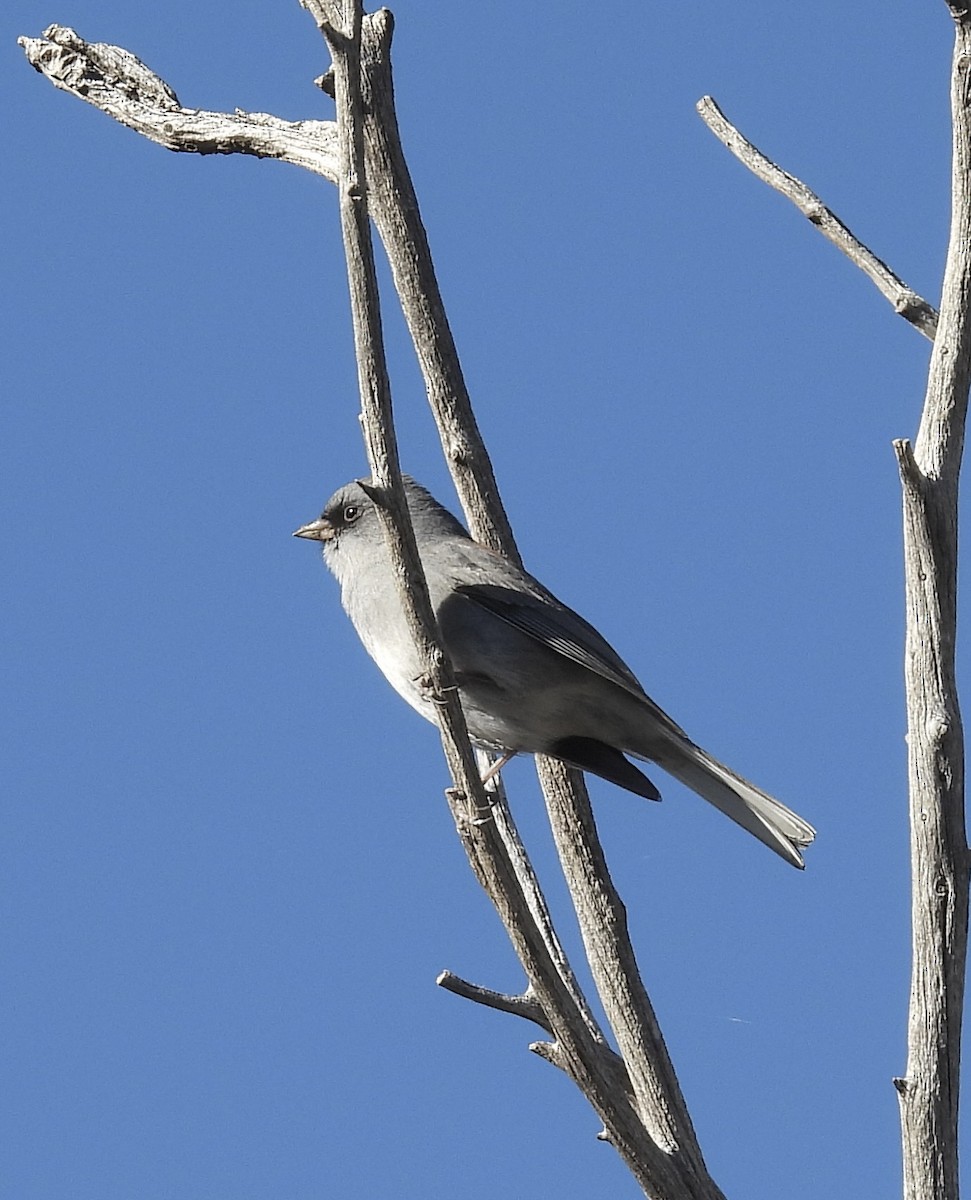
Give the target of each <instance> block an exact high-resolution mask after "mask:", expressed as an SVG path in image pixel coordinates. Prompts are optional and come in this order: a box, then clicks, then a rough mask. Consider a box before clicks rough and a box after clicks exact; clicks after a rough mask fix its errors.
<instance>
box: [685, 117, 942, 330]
mask: <svg viewBox="0 0 971 1200" xmlns="http://www.w3.org/2000/svg"><path fill="white" fill-rule="evenodd" d="M696 107H697V109H698V114H699V116H700V117H701V119H702V120H703V121H704V123H705V124H706V125H707V126H708V128H709V129H710V130H711V131H712V133H713V134H714V135H715V137H716V138H718V140H719V141H720V142H721V143H722V144H723V145H724V146H726V147H727V148H728V149H729V150H730V151H731V152H732V154H734V155H735V157H736V158H737V159H738V161H739V162H740V163H742V164H743V165H744V166H746V167H748V169H749V170H750V171H751V172H752V174H753V175H756V176H757V177H758V178H759V179H761V180H762V182H763V183H767V184H768V185H769V187H771V188H774V189H775V190H776V191H777V192H780V193H781V194H782V195H783V196H785V197H786V198H787V199H788V200H791V201H792V203H793V204H794V205H795V206H796V208H798V209H799V211H800V212H801V213H802V214H803V216H804V217H806V218H807V219H808V220H809V221H810V222H811V223H812V224H813V225H815V226H816V228H817V229H818V230H819V232H820V233H821V234H822V235H823V237H825V238H828V239H829V240H830V241H831V242H832V243H833V245H834V246H836V247H837V249H839V250H841V251H842V252H843V254H845V255H846V257H847V258H848V259H849V260H850V262H853V263H855V264H856V265H857V266H858V267H859V268H860V270H861V271H862V272H863V273H864V275H866V276H867V278H868V279H870V280H872V281H873V283H874V284H875V285H876V286H877V288H878V289H879V290H880V292H881V293H882V294H883V295H884V296H886V298H887V299H888V300H889V301H890V303H891V304H892V305H893V310H894V312H896V313H898V314H899V315H900V316H902V317H903V318H904V320H905V321H909V322H910V324H911V325H913V326H914V328H915V329H919V330H920V332H921V333H922V334H923V335H924V337H926V338H930V339H931V341H933V340H934V331H935V330H936V328H937V311H936V310H935V308H934V306H933V305H932V304H929V303H928V302H927V301H926V300H925V299H924V298H923V297H922V296H919V295H918V294H917V292H915V291H914V290H913V288H910V287H908V286H907V285H906V284H905V283H904V281H903V280H902V279H900V278H899V276H897V275H895V274H894V272H893V271H891V269H890V268H889V267H888V266H887V264H886V263H885V262H883V261H882V260H881V259H879V258H877V256H876V255H875V254H874V253H873V251H872V250H870V249H868V248H867V247H866V246H865V245H864V244H863V243H862V242H861V241H860V239H859V238H858V237H857V236H856V235H855V234H854V233H852V232H851V231H850V230H849V229H848V228H847V226H846V225H844V224H843V222H842V221H841V220H840V219H839V217H837V216H836V214H835V213H834V212H833V211H832V210H831V209H829V208H827V207H826V205H825V204H824V203H823V202H822V200H820V198H819V197H818V196H817V195H816V193H815V192H812V191H810V190H809V188H808V187H806V185H805V184H804V183H803V182H802V181H801V180H799V179H797V178H796V177H795V176H794V175H790V174H789V172H788V171H784V170H783V169H782V168H781V167H779V166H776V164H775V163H774V162H772V160H771V159H769V158H766V156H765V155H764V154H763V153H762V151H761V150H759V149H757V148H756V147H755V146H753V144H752V143H751V142H750V141H749V140H748V139H747V138H745V137H744V136H743V135H742V134H741V133H740V132H739V131H738V130H737V129H736V128H735V126H734V125H733V124H732V123H731V122H730V121H729V120H728V118H727V117H726V116H725V114H724V113H723V112H722V110H721V109H720V108H719V107H718V105H717V104H716V103H715V101H714V100H713V99H712V98H711V96H703V97H702V98H701V99H700V100H699V101H698V103H697V105H696Z"/></svg>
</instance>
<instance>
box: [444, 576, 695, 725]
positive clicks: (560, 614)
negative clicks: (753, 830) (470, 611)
mask: <svg viewBox="0 0 971 1200" xmlns="http://www.w3.org/2000/svg"><path fill="white" fill-rule="evenodd" d="M529 582H530V584H534V585H535V587H536V589H537V592H538V593H541V594H537V595H533V594H532V593H531V592H526V591H522V590H521V589H520V588H505V587H498V586H496V585H494V584H488V583H475V584H459V585H458V586H457V587H456V589H455V590H456V592H458V594H459V595H461V596H464V597H465V598H466V599H467V600H470V601H471V602H472V603H473V604H477V605H479V607H480V608H483V609H485V610H486V611H487V612H490V613H492V615H493V616H495V617H498V618H499V619H500V620H502V621H506V622H507V623H508V624H509V625H512V626H513V627H514V628H515V629H518V630H519V631H520V632H521V633H525V634H526V635H527V636H529V637H531V638H535V640H536V641H537V642H540V643H541V644H542V645H544V646H546V647H547V648H548V649H550V650H554V651H555V652H556V653H557V654H562V655H563V656H564V658H568V659H570V660H571V661H572V662H575V663H577V664H578V665H579V666H581V667H585V668H586V669H587V670H588V671H593V672H594V673H595V674H597V675H600V676H601V677H602V678H603V679H609V680H610V682H611V683H613V684H616V685H617V687H620V688H623V689H624V691H625V692H629V693H630V694H631V695H632V696H636V697H637V699H638V700H640V701H641V702H642V703H644V704H646V705H647V706H648V707H649V708H650V709H651V710H652V712H653V713H654V715H655V716H656V717H657V718H658V719H659V720H661V721H662V723H663V724H666V725H669V726H671V727H672V728H673V729H674V730H677V732H679V733H680V732H681V731H680V730H679V729H678V727H677V726H676V725H675V724H674V722H673V721H672V720H671V718H670V717H668V716H667V714H665V713H664V712H663V711H662V710H661V709H660V708H658V706H657V705H656V704H655V703H654V701H653V700H651V699H650V697H649V696H648V695H647V694H646V693H645V691H644V689H643V688H642V687H641V685H640V684H639V683H638V681H637V678H636V676H635V675H634V673H633V671H631V669H630V668H629V667H628V666H627V664H626V663H625V662H624V661H623V659H622V658H621V657H620V655H619V654H617V652H616V651H615V650H614V649H613V647H611V646H610V645H609V643H607V642H606V641H605V640H604V638H603V637H601V635H600V634H599V633H598V632H597V631H596V629H594V627H593V626H592V625H590V624H589V623H588V622H587V621H585V620H584V619H583V617H581V616H579V615H578V614H577V613H575V612H574V611H573V610H572V609H571V608H567V607H566V605H565V604H561V603H560V602H559V601H558V600H557V599H556V598H555V597H554V596H553V595H552V594H550V593H548V592H546V590H545V588H541V585H539V584H536V582H535V580H532V579H531V578H530V579H529Z"/></svg>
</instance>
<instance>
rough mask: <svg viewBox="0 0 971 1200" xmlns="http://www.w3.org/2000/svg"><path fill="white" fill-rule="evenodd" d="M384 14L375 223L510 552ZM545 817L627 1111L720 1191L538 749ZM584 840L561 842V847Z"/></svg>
mask: <svg viewBox="0 0 971 1200" xmlns="http://www.w3.org/2000/svg"><path fill="white" fill-rule="evenodd" d="M392 33H393V22H392V19H391V14H390V13H388V12H387V11H386V10H382V11H381V12H378V13H374V14H371V15H369V17H368V18H367V20H366V21H365V25H364V31H363V35H362V36H363V44H364V55H365V57H364V81H363V86H364V94H365V110H366V117H365V148H366V155H367V164H368V188H369V195H370V196H371V199H372V205H373V213H374V219H375V223H376V225H377V226H378V229H379V231H380V233H381V237H382V239H383V241H384V244H385V249H386V251H387V253H388V258H389V262H390V264H391V270H392V275H393V278H394V281H395V287H396V289H397V291H398V294H399V297H400V300H401V304H402V309H403V312H404V315H405V319H406V322H407V324H408V327H409V331H410V333H411V336H412V340H413V342H414V344H415V349H416V353H417V355H418V360H419V363H420V365H421V369H422V373H423V375H424V379H425V386H426V390H427V392H428V398H429V402H430V404H431V407H432V411H433V413H434V415H435V419H436V422H437V425H438V429H439V435H440V437H441V441H442V446H443V449H444V452H445V457H446V460H447V461H448V463H449V466H450V468H451V470H452V475H453V479H454V481H455V484H456V488H457V490H458V493H459V496H460V498H461V500H462V503H463V508H464V509H465V512H466V516H467V518H468V520H469V527H470V530H471V532H472V534H473V536H474V537H475V538H476V539H477V540H479V541H481V542H483V543H484V544H486V545H490V546H493V547H494V548H496V549H498V550H500V551H501V552H502V553H504V554H505V555H506V556H507V557H509V558H511V559H512V560H513V561H514V562H517V563H519V562H520V561H521V560H520V557H519V552H518V549H517V548H516V543H515V540H514V538H513V534H512V530H511V528H510V526H509V522H508V519H507V517H506V514H505V511H504V510H503V508H502V503H501V500H500V498H499V493H498V488H497V486H496V482H495V477H494V474H493V471H492V464H491V461H490V459H489V455H488V451H487V450H486V447H485V445H484V443H483V441H482V438H481V435H480V433H479V430H478V427H477V425H476V422H475V417H474V414H473V411H472V406H471V402H470V399H469V396H468V392H467V389H466V387H465V382H464V379H463V376H462V371H461V366H460V364H459V359H458V355H457V352H456V349H455V344H454V340H453V338H452V334H451V331H450V329H449V326H448V320H447V317H446V314H445V309H444V305H443V303H442V299H441V294H440V292H439V289H438V283H437V279H436V276H435V269H434V266H433V264H432V259H431V253H430V250H429V247H428V240H427V237H426V234H425V229H424V226H423V224H422V221H421V215H420V212H419V208H418V199H417V196H416V195H415V191H414V188H413V186H412V183H411V179H410V175H409V173H408V168H407V164H406V161H405V157H404V153H403V151H402V148H401V142H400V135H399V131H398V125H397V118H396V115H395V109H394V88H393V82H392V73H391V60H390V47H391V37H392ZM537 762H538V766H539V771H540V782H541V784H542V786H543V792H544V795H545V798H546V804H547V809H548V812H549V816H550V823H551V825H552V827H553V833H554V837H555V839H556V842H557V846H558V848H559V850H560V856H561V862H562V864H563V870H564V874H565V876H566V879H567V883H568V885H569V888H570V895H571V899H572V900H573V904H574V907H575V909H576V912H577V917H578V920H579V923H580V927H581V932H582V934H583V938H584V944H585V946H586V947H587V951H588V958H589V959H590V965H591V969H592V971H593V975H594V980H595V983H596V986H597V990H598V992H599V994H600V998H601V1001H602V1003H603V1005H604V1009H605V1012H606V1014H607V1019H608V1021H609V1023H610V1026H611V1028H612V1030H613V1032H614V1035H615V1036H616V1038H617V1042H618V1046H619V1048H620V1051H621V1055H622V1057H623V1059H624V1062H625V1065H626V1067H627V1071H628V1074H629V1075H630V1080H631V1086H632V1088H633V1091H634V1095H635V1098H636V1104H637V1111H638V1113H639V1115H640V1117H641V1120H642V1121H643V1122H644V1125H645V1127H646V1128H647V1130H648V1131H649V1132H650V1135H651V1137H652V1139H653V1140H654V1141H655V1143H656V1144H657V1146H658V1147H659V1148H661V1150H662V1152H663V1153H664V1154H665V1155H670V1161H671V1164H672V1165H673V1166H675V1167H676V1170H677V1172H678V1173H679V1175H680V1181H681V1182H680V1189H679V1194H681V1195H684V1196H706V1197H709V1198H711V1197H719V1196H720V1195H721V1193H720V1192H719V1190H718V1188H717V1186H716V1185H715V1184H714V1182H713V1181H712V1179H711V1178H710V1176H709V1175H708V1173H707V1170H706V1168H705V1166H704V1161H703V1157H702V1154H701V1148H700V1146H699V1144H698V1141H697V1138H696V1136H695V1132H694V1129H693V1126H692V1123H691V1118H690V1115H689V1113H688V1109H687V1105H686V1103H685V1100H684V1097H683V1095H682V1093H681V1090H680V1087H679V1085H678V1081H677V1077H676V1075H675V1073H674V1069H673V1066H672V1064H671V1061H670V1058H669V1056H668V1054H667V1050H666V1047H665V1045H664V1041H663V1038H662V1035H661V1032H660V1029H659V1027H658V1024H657V1020H656V1018H655V1016H654V1012H653V1008H652V1006H651V1003H650V1000H649V998H648V996H647V992H646V990H645V988H644V985H643V982H642V981H641V978H640V975H639V972H638V969H637V963H636V959H635V956H634V952H633V947H632V945H631V942H630V938H629V936H628V932H627V921H626V914H625V912H624V907H623V904H622V903H621V901H620V898H619V896H618V895H617V892H616V890H615V888H614V886H613V883H612V881H611V879H610V875H609V872H608V870H607V866H606V862H605V860H604V857H603V852H602V849H601V847H600V842H599V838H598V835H597V831H596V826H595V824H594V822H593V817H592V813H591V811H590V805H589V800H588V798H587V794H586V788H585V786H584V784H583V779H582V776H580V775H579V774H578V773H577V772H568V771H565V770H564V768H563V767H562V766H561V765H560V764H558V763H555V762H550V761H546V760H542V759H539V760H537ZM581 846H582V847H583V850H582V852H581V853H575V854H570V853H567V848H568V847H573V848H578V847H581Z"/></svg>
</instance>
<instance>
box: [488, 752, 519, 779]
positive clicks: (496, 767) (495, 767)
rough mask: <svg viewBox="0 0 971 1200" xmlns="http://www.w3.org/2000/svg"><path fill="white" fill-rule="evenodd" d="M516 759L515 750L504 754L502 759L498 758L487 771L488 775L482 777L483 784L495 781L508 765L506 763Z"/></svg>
mask: <svg viewBox="0 0 971 1200" xmlns="http://www.w3.org/2000/svg"><path fill="white" fill-rule="evenodd" d="M515 757H516V752H515V750H510V752H509V753H508V754H504V755H503V756H502V758H497V759H496V761H495V762H494V763H493V764H492V766H491V767H490V768H489V769H488V771H486V773H485V774H484V775H483V776H482V782H483V783H488V782H489V780H490V779H495V777H496V776H497V775H498V774H499V772H500V771H501V770H502V768H503V767H504V766H505V765H506V763H507V762H509V760H510V759H512V758H515Z"/></svg>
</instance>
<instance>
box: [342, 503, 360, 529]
mask: <svg viewBox="0 0 971 1200" xmlns="http://www.w3.org/2000/svg"><path fill="white" fill-rule="evenodd" d="M360 515H361V509H360V506H359V505H357V504H348V505H347V507H346V508H345V509H344V523H345V524H346V525H353V524H354V522H355V521H356V520H357V518H358V517H359V516H360Z"/></svg>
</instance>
